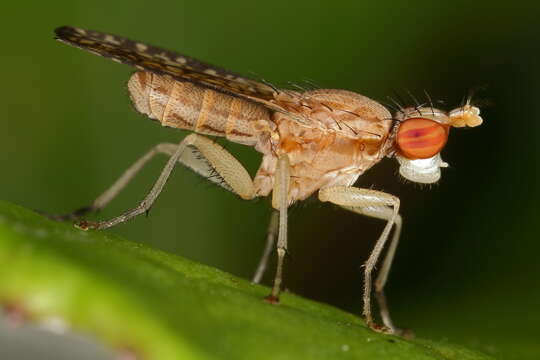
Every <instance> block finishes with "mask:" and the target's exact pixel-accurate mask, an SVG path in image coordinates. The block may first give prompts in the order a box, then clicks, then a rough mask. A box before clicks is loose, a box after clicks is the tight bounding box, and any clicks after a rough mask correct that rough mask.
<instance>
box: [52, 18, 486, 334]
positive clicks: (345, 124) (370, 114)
mask: <svg viewBox="0 0 540 360" xmlns="http://www.w3.org/2000/svg"><path fill="white" fill-rule="evenodd" d="M56 36H57V39H58V40H60V41H62V42H65V43H68V44H70V45H74V46H77V47H80V48H82V49H85V50H88V51H90V52H93V53H96V54H98V55H101V56H105V57H109V58H112V59H113V60H116V61H118V62H121V63H126V64H129V65H132V66H134V67H136V68H137V69H138V70H139V71H138V72H136V73H134V74H133V75H132V77H131V79H130V80H129V82H128V89H129V93H130V96H131V99H132V101H133V103H134V105H135V108H136V109H137V110H138V111H139V112H141V113H142V114H145V115H146V116H148V117H149V118H151V119H155V120H158V121H159V122H161V124H162V125H163V126H168V127H173V128H181V129H188V130H192V131H194V133H193V134H191V135H189V136H187V137H186V138H185V139H183V140H182V141H181V142H180V143H179V144H158V145H157V146H155V147H154V148H153V149H152V150H151V151H150V152H149V153H147V154H146V155H144V156H143V157H142V158H141V159H139V160H138V161H137V162H136V163H134V164H133V165H132V166H131V167H130V168H129V169H128V170H127V171H126V172H125V173H124V174H123V175H122V176H121V177H120V178H119V179H118V180H117V181H116V183H115V184H113V186H112V187H111V188H110V189H108V190H107V191H106V192H105V193H103V194H102V195H101V196H100V197H98V198H97V199H96V200H95V201H94V203H93V204H92V206H90V207H87V208H84V209H81V210H78V211H76V212H74V213H73V214H70V215H69V216H64V217H63V218H66V217H67V218H73V217H79V216H81V215H82V214H84V213H86V212H89V211H94V210H99V209H101V208H103V207H104V206H105V205H106V204H107V203H108V202H109V201H111V200H112V198H114V196H115V195H116V194H117V193H118V192H119V191H120V190H121V189H122V188H123V187H124V186H125V185H126V184H127V183H128V182H129V181H130V180H131V178H132V177H133V176H134V175H135V174H136V173H137V172H138V171H139V170H140V168H141V167H142V166H143V165H144V164H145V163H146V162H147V161H148V160H150V159H151V158H152V157H153V156H154V155H155V154H157V153H164V154H166V155H168V156H169V161H168V162H167V165H166V166H165V168H164V169H163V171H162V173H161V175H160V177H159V178H158V180H157V182H156V183H155V185H154V187H153V188H152V190H151V191H150V193H149V194H148V195H147V197H146V198H145V199H144V200H143V201H142V203H141V204H139V206H137V207H136V208H134V209H131V210H128V211H126V212H125V213H124V214H121V215H120V216H118V217H115V218H113V219H110V220H107V221H101V222H87V221H81V222H79V223H78V226H79V227H81V228H83V229H104V228H108V227H111V226H114V225H116V224H118V223H121V222H124V221H126V220H129V219H130V218H132V217H134V216H137V215H139V214H141V213H144V212H145V211H147V210H148V209H149V208H150V206H151V205H152V203H153V202H154V201H155V199H156V198H157V196H158V195H159V193H160V192H161V190H162V188H163V186H164V185H165V182H166V180H167V178H168V177H169V175H170V174H171V172H172V170H173V168H174V166H175V165H176V163H178V162H179V163H181V164H183V165H185V166H187V167H189V168H191V169H192V170H194V171H195V172H197V173H199V174H201V175H203V176H205V177H207V178H208V179H209V180H211V181H214V182H215V183H217V184H218V185H220V186H222V187H224V188H225V189H227V190H229V191H231V192H233V193H236V194H238V195H239V196H240V197H242V198H243V199H252V198H254V197H258V196H267V195H269V194H270V193H272V207H273V208H274V209H275V211H274V213H273V216H272V221H271V226H270V229H269V236H268V241H267V245H266V249H265V252H264V255H263V258H262V260H261V263H260V265H259V268H258V270H257V272H256V274H255V276H254V282H259V281H260V279H261V277H262V274H263V273H264V271H265V268H266V263H267V260H268V256H269V254H270V251H271V249H272V247H273V246H274V241H275V239H274V236H273V234H276V233H277V235H278V236H277V237H278V239H277V254H278V265H277V270H276V275H275V279H274V286H273V289H272V293H271V294H270V295H269V296H268V297H267V300H268V301H270V302H278V300H279V292H280V287H281V279H282V270H283V259H284V256H285V253H286V248H287V209H288V207H289V206H290V205H291V204H292V203H294V202H296V201H299V200H304V199H306V198H307V197H309V196H311V195H312V194H314V193H315V192H317V191H318V197H319V199H320V200H321V201H328V202H332V203H334V204H337V205H340V206H342V207H344V208H346V209H348V210H350V211H353V212H356V213H358V214H362V215H366V216H371V217H375V218H380V219H383V220H386V226H385V228H384V230H383V232H382V234H381V236H380V237H379V239H378V241H377V242H376V245H375V248H374V250H373V252H372V254H371V255H370V257H369V259H368V260H367V262H366V264H365V268H364V269H365V270H364V271H365V273H364V277H365V281H364V308H363V313H364V316H365V317H366V321H367V323H368V325H369V326H370V327H371V328H373V329H375V330H377V331H383V332H388V333H395V334H397V333H399V329H398V328H396V327H395V326H394V324H393V323H392V320H391V318H390V315H389V312H388V309H387V307H386V301H385V298H384V293H383V288H384V285H385V283H386V280H387V276H388V273H389V271H390V266H391V263H392V259H393V256H394V254H395V250H396V247H397V242H398V239H399V233H400V230H401V216H400V215H399V199H398V198H397V197H395V196H393V195H390V194H386V193H383V192H379V191H375V190H370V189H359V188H355V187H352V185H353V184H354V182H355V181H356V180H357V178H358V177H359V176H360V175H361V174H362V173H363V172H364V171H366V170H367V169H369V168H370V167H371V166H373V165H374V164H376V163H377V162H379V161H380V160H381V159H382V158H384V157H396V158H397V159H398V161H399V163H400V174H401V175H402V176H404V177H405V178H407V179H409V180H411V181H415V182H420V183H433V182H436V181H437V180H438V179H439V178H440V168H441V167H445V166H447V164H446V163H444V162H443V161H442V160H441V158H440V155H439V153H440V151H441V150H442V148H443V147H444V145H445V144H446V141H447V137H448V132H449V128H450V127H452V126H454V127H462V126H477V125H479V124H481V122H482V118H481V117H480V116H479V110H478V109H477V108H476V107H474V106H471V105H470V104H469V103H468V102H467V104H465V105H464V106H462V107H459V108H457V109H454V110H452V111H450V112H448V113H447V112H444V111H441V110H438V109H435V108H433V106H428V107H424V106H417V107H414V108H400V109H399V111H398V113H397V114H396V115H395V116H392V114H391V113H390V112H389V111H388V110H387V109H386V108H385V107H384V106H382V105H381V104H379V103H377V102H376V101H374V100H371V99H369V98H367V97H365V96H362V95H359V94H356V93H353V92H350V91H345V90H332V89H319V90H313V91H306V92H297V91H291V90H280V89H276V88H274V87H273V86H270V85H268V84H266V83H263V82H259V81H255V80H252V79H247V78H244V77H242V76H239V75H236V74H234V73H231V72H228V71H226V70H223V69H220V68H216V67H213V66H210V65H207V64H204V63H201V62H199V61H197V60H194V59H192V58H190V57H187V56H184V55H180V54H177V53H173V52H170V51H167V50H163V49H160V48H156V47H153V46H149V45H147V44H142V43H138V42H134V41H131V40H128V39H125V38H121V37H118V36H114V35H109V34H103V33H99V32H95V31H88V30H83V29H77V28H71V27H61V28H58V29H56ZM200 134H203V135H211V136H224V137H226V138H227V139H228V140H230V141H233V142H237V143H240V144H244V145H249V146H253V147H254V148H255V149H256V150H257V151H259V152H261V153H262V155H263V159H262V163H261V166H260V168H259V170H258V172H257V174H256V176H255V178H254V179H253V180H252V179H251V177H250V176H249V174H248V173H247V171H246V170H245V169H244V167H243V166H242V165H241V164H240V163H239V162H238V161H237V160H236V159H235V158H234V157H233V156H232V155H231V154H229V153H228V152H227V151H226V150H225V149H223V148H222V147H221V146H219V145H218V144H216V143H214V142H213V141H211V140H209V139H208V138H206V137H204V136H202V135H200ZM393 227H395V229H394V232H393V235H392V238H391V240H390V244H389V246H388V250H387V253H386V257H385V259H384V260H383V263H382V267H381V270H380V272H379V274H378V277H377V279H376V281H375V292H376V295H377V299H378V300H379V304H380V307H381V317H382V321H383V323H384V326H379V325H377V324H376V323H375V322H374V321H373V318H372V314H371V293H372V279H371V275H372V271H373V269H374V267H375V265H376V264H377V262H378V260H379V258H380V255H381V253H382V250H383V248H384V247H385V245H386V243H387V240H388V239H389V237H390V234H391V230H392V228H393Z"/></svg>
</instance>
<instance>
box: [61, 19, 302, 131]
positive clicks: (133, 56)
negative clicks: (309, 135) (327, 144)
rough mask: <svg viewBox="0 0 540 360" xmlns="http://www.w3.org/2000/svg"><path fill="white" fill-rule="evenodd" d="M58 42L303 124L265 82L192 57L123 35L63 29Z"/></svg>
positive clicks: (66, 27)
mask: <svg viewBox="0 0 540 360" xmlns="http://www.w3.org/2000/svg"><path fill="white" fill-rule="evenodd" d="M55 34H56V39H57V40H59V41H61V42H64V43H66V44H69V45H72V46H75V47H78V48H81V49H83V50H86V51H89V52H91V53H94V54H96V55H100V56H103V57H107V58H111V59H112V60H114V61H117V62H120V63H123V64H128V65H131V66H134V67H135V68H137V69H139V70H144V71H149V72H152V73H155V74H158V75H169V76H171V77H172V78H174V79H176V80H180V81H190V82H193V83H196V84H198V85H201V86H204V87H208V88H211V89H213V90H216V91H219V92H222V93H226V94H228V95H232V96H236V97H241V98H244V99H246V100H248V101H252V102H256V103H259V104H262V105H264V106H266V107H268V108H270V109H271V110H274V111H279V112H283V113H287V114H289V115H290V116H291V117H293V118H297V119H298V120H300V121H302V122H303V119H302V118H301V117H299V115H298V114H293V113H290V112H289V111H287V110H285V109H283V108H282V107H281V106H279V105H277V104H275V103H273V102H272V100H273V99H274V97H275V94H276V89H275V88H273V87H272V86H270V85H267V84H265V83H262V82H259V81H256V80H252V79H248V78H245V77H242V76H240V75H237V74H235V73H232V72H230V71H227V70H224V69H221V68H219V67H216V66H212V65H209V64H205V63H203V62H200V61H198V60H195V59H193V58H191V57H189V56H185V55H181V54H178V53H175V52H172V51H169V50H165V49H161V48H158V47H155V46H151V45H147V44H143V43H140V42H137V41H133V40H129V39H126V38H123V37H120V36H116V35H111V34H105V33H101V32H97V31H92V30H84V29H79V28H73V27H69V26H62V27H59V28H57V29H56V30H55Z"/></svg>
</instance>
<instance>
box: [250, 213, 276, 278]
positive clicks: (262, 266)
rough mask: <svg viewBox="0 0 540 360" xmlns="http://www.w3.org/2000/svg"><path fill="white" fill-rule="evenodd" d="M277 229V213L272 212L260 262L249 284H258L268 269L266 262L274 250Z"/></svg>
mask: <svg viewBox="0 0 540 360" xmlns="http://www.w3.org/2000/svg"><path fill="white" fill-rule="evenodd" d="M278 229H279V211H277V210H272V215H271V217H270V223H269V224H268V230H267V233H266V244H265V246H264V250H263V254H262V256H261V260H259V265H257V270H256V271H255V274H254V275H253V278H252V279H251V282H253V283H254V284H258V283H260V282H261V280H262V277H263V275H264V273H265V272H266V268H267V267H268V260H269V258H270V254H272V250H273V249H274V242H275V240H276V235H277V233H278Z"/></svg>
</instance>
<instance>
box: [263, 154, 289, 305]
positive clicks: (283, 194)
mask: <svg viewBox="0 0 540 360" xmlns="http://www.w3.org/2000/svg"><path fill="white" fill-rule="evenodd" d="M289 184H290V165H289V157H288V156H287V155H286V154H285V155H282V156H281V157H280V158H279V160H278V163H277V169H276V174H275V181H274V189H273V191H272V207H273V208H274V209H277V210H279V228H278V241H277V255H278V260H277V268H276V275H275V277H274V286H273V287H272V293H271V294H270V295H269V296H268V297H267V298H266V299H267V300H268V301H269V302H271V303H277V302H279V293H280V291H281V281H282V278H283V260H284V259H285V254H286V253H287V208H288V207H289V202H288V195H289Z"/></svg>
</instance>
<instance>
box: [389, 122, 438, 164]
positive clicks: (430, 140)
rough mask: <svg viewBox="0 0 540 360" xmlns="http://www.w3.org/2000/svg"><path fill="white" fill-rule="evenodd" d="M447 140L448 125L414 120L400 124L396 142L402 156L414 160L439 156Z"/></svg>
mask: <svg viewBox="0 0 540 360" xmlns="http://www.w3.org/2000/svg"><path fill="white" fill-rule="evenodd" d="M447 139H448V126H447V125H443V124H441V123H438V122H436V121H434V120H429V119H424V118H412V119H407V120H405V121H404V122H402V123H401V124H400V126H399V130H398V133H397V140H396V141H397V146H398V149H399V152H400V153H401V155H403V156H405V157H406V158H408V159H411V160H414V159H427V158H430V157H433V156H435V155H437V154H438V153H439V152H440V151H441V150H442V148H443V147H444V145H445V144H446V140H447Z"/></svg>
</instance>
